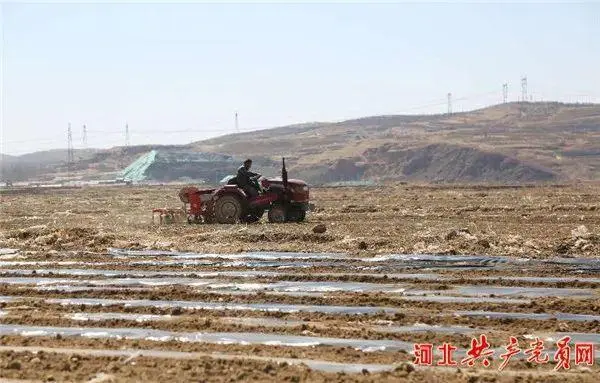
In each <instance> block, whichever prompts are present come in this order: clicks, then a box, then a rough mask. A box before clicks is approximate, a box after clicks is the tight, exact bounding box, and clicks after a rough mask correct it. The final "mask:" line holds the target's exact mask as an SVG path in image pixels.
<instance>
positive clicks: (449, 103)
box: [448, 93, 452, 114]
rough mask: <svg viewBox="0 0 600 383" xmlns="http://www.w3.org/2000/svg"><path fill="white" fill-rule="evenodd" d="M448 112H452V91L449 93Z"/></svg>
mask: <svg viewBox="0 0 600 383" xmlns="http://www.w3.org/2000/svg"><path fill="white" fill-rule="evenodd" d="M448 114H452V93H448Z"/></svg>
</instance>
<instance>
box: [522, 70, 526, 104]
mask: <svg viewBox="0 0 600 383" xmlns="http://www.w3.org/2000/svg"><path fill="white" fill-rule="evenodd" d="M521 101H522V102H527V76H525V77H523V78H522V79H521Z"/></svg>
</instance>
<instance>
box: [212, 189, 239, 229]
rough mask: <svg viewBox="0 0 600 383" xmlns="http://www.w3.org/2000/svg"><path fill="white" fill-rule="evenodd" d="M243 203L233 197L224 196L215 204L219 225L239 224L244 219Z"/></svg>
mask: <svg viewBox="0 0 600 383" xmlns="http://www.w3.org/2000/svg"><path fill="white" fill-rule="evenodd" d="M242 210H243V207H242V202H241V201H240V199H239V198H237V197H236V196H233V195H224V196H222V197H221V198H219V199H218V200H217V202H215V210H214V212H215V219H216V221H217V222H218V223H229V224H230V223H237V222H239V221H240V218H241V217H242Z"/></svg>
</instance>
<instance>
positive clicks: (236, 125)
mask: <svg viewBox="0 0 600 383" xmlns="http://www.w3.org/2000/svg"><path fill="white" fill-rule="evenodd" d="M235 131H236V133H239V132H240V125H239V124H238V113H237V112H235Z"/></svg>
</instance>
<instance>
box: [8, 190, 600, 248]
mask: <svg viewBox="0 0 600 383" xmlns="http://www.w3.org/2000/svg"><path fill="white" fill-rule="evenodd" d="M598 191H599V187H597V186H592V185H589V186H577V187H575V186H567V187H558V186H554V187H552V186H548V187H532V188H528V187H515V188H493V187H485V186H466V187H463V188H461V187H456V186H454V187H428V186H408V185H406V186H403V185H397V186H386V187H377V188H329V189H328V188H316V189H313V191H312V201H313V202H314V203H315V206H316V209H315V211H314V212H311V213H310V214H309V215H308V220H307V222H305V223H303V224H285V225H275V224H269V223H266V222H262V223H258V224H251V225H188V224H187V223H181V224H172V225H156V224H153V223H152V213H151V209H152V208H154V207H175V208H177V207H180V206H181V202H180V201H179V200H178V198H177V192H178V188H177V187H166V186H162V187H131V188H108V187H107V188H87V189H71V190H60V191H53V192H50V191H48V192H45V193H43V194H27V193H23V194H15V195H3V196H2V210H3V214H2V218H1V220H0V229H1V230H2V233H3V237H2V239H0V246H4V247H17V248H26V249H31V250H51V249H54V250H69V249H77V248H80V247H81V246H85V247H87V248H88V249H91V250H96V251H104V250H105V249H106V248H107V247H111V246H116V247H152V248H169V249H178V250H187V251H199V252H232V251H233V252H237V251H256V250H277V251H332V252H349V253H359V252H360V253H363V254H365V255H369V254H377V253H391V252H400V253H411V252H416V253H434V254H473V253H476V254H492V255H526V256H531V257H548V256H552V255H556V254H564V255H581V256H598V255H599V254H600V246H599V241H598V239H597V235H596V234H598V233H599V229H600V218H599V217H598V214H597V213H598V210H599V209H600V193H598ZM317 223H324V224H325V225H326V226H327V232H326V233H324V234H315V233H313V232H312V228H313V227H314V225H315V224H317ZM580 226H582V227H581V228H579V229H577V228H578V227H580ZM460 229H465V230H460ZM575 229H577V230H580V232H574V231H573V230H575ZM578 233H579V234H578ZM361 242H364V243H362V244H361ZM365 245H366V246H365ZM365 247H366V248H365Z"/></svg>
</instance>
